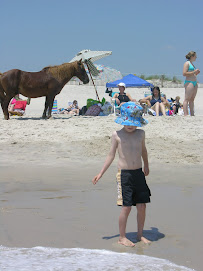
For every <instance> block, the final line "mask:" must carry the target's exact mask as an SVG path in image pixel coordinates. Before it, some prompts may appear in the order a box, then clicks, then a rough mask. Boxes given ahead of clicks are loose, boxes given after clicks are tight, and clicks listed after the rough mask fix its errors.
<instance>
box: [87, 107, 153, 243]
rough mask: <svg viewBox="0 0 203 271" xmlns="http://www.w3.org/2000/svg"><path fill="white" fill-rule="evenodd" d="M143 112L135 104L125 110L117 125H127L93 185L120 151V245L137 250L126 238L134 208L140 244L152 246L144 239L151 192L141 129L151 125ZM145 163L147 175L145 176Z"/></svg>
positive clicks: (114, 137)
mask: <svg viewBox="0 0 203 271" xmlns="http://www.w3.org/2000/svg"><path fill="white" fill-rule="evenodd" d="M142 110H143V108H142V107H141V106H140V105H137V104H135V103H133V102H127V103H125V104H123V105H122V106H121V116H120V117H118V118H117V119H116V120H115V122H116V123H119V124H121V125H123V126H124V127H123V128H122V129H121V130H120V131H114V132H113V134H112V145H111V149H110V152H109V154H108V156H107V158H106V161H105V163H104V166H103V168H102V169H101V171H100V173H99V174H98V175H96V176H95V177H94V178H93V180H92V182H93V184H96V183H97V182H98V181H99V179H100V178H101V177H102V176H103V174H104V173H105V171H106V170H107V169H108V167H109V166H110V165H111V163H112V162H113V160H114V158H115V154H116V150H118V154H119V161H118V173H117V185H118V200H117V205H121V206H122V210H121V213H120V216H119V232H120V237H119V241H118V243H119V244H122V245H124V246H130V247H133V246H134V245H135V244H134V243H133V242H131V241H130V240H128V239H127V238H126V236H125V235H126V224H127V219H128V215H129V213H130V211H131V207H132V205H134V206H136V207H137V224H138V234H137V239H138V241H143V242H144V243H146V244H147V243H150V241H149V240H147V239H146V238H145V237H144V236H143V228H144V222H145V209H146V203H147V202H150V196H151V193H150V190H149V188H148V186H147V184H146V180H145V176H147V175H148V174H149V165H148V156H147V149H146V146H145V133H144V131H143V130H141V129H137V127H141V126H144V125H146V124H147V123H148V122H147V121H146V120H145V119H143V118H142V113H143V111H142ZM142 159H143V162H144V173H143V172H142Z"/></svg>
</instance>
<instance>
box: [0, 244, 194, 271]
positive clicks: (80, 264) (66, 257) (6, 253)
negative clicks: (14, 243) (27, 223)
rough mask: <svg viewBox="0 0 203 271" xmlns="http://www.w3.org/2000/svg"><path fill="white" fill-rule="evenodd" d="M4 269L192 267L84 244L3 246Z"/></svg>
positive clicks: (0, 266) (148, 270)
mask: <svg viewBox="0 0 203 271" xmlns="http://www.w3.org/2000/svg"><path fill="white" fill-rule="evenodd" d="M0 255H1V256H0V270H1V271H3V270H6V271H28V270H29V271H38V270H43V271H45V270H46V271H59V270H60V271H61V270H64V271H67V270H71V271H76V270H77V271H79V270H82V271H90V270H94V271H100V270H102V271H103V270H105V271H108V270H109V271H110V270H111V271H113V270H122V271H164V270H166V271H191V270H194V269H190V268H187V267H184V266H178V265H176V264H174V263H172V262H170V261H168V260H164V259H159V258H154V257H148V256H143V255H136V254H133V253H117V252H113V251H108V250H97V249H83V248H47V247H34V248H8V247H3V246H0Z"/></svg>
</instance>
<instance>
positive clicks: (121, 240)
mask: <svg viewBox="0 0 203 271" xmlns="http://www.w3.org/2000/svg"><path fill="white" fill-rule="evenodd" d="M118 244H120V245H124V246H126V247H134V246H135V244H134V243H133V242H131V241H130V240H129V239H127V238H126V237H124V238H119V240H118Z"/></svg>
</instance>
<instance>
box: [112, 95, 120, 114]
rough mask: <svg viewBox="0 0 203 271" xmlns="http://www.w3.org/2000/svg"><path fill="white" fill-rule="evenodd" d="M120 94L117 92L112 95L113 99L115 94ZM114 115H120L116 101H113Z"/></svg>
mask: <svg viewBox="0 0 203 271" xmlns="http://www.w3.org/2000/svg"><path fill="white" fill-rule="evenodd" d="M116 93H119V92H117V91H115V92H112V93H111V97H112V98H113V96H114V94H116ZM111 102H112V106H113V112H114V115H115V116H117V115H119V114H120V107H119V106H118V105H117V103H116V99H111Z"/></svg>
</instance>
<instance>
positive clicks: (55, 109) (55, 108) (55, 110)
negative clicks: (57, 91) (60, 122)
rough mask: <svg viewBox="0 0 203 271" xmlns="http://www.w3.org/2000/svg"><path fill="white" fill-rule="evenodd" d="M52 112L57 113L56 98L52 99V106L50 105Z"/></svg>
mask: <svg viewBox="0 0 203 271" xmlns="http://www.w3.org/2000/svg"><path fill="white" fill-rule="evenodd" d="M51 112H52V113H53V114H57V113H58V106H57V100H54V103H53V107H52V111H51Z"/></svg>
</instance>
